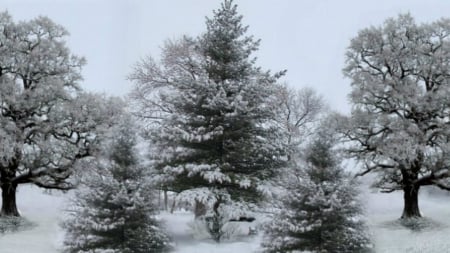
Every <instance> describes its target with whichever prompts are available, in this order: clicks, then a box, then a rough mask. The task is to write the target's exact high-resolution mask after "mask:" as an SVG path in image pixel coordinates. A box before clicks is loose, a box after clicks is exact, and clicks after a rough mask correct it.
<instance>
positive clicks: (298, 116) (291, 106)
mask: <svg viewBox="0 0 450 253" xmlns="http://www.w3.org/2000/svg"><path fill="white" fill-rule="evenodd" d="M276 102H277V121H278V122H279V123H280V126H281V127H283V128H284V131H285V132H286V133H287V134H286V140H285V143H286V145H287V147H289V151H290V153H293V154H295V153H298V151H299V148H300V146H301V144H302V143H305V142H306V140H307V139H308V137H310V136H311V135H312V134H313V133H314V131H315V128H316V127H317V125H318V122H319V121H320V119H321V118H322V117H321V116H323V114H324V113H325V111H326V107H327V106H326V103H325V102H324V100H323V98H322V96H320V95H319V94H317V92H316V91H315V90H314V89H312V88H309V87H306V88H301V89H295V88H293V87H290V86H288V85H283V86H282V87H280V89H279V91H278V93H277V101H276ZM289 158H290V159H289V160H291V155H289Z"/></svg>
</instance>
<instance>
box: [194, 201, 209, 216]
mask: <svg viewBox="0 0 450 253" xmlns="http://www.w3.org/2000/svg"><path fill="white" fill-rule="evenodd" d="M205 214H206V205H205V204H204V203H202V202H200V201H198V200H195V206H194V215H195V219H198V218H200V217H202V216H204V215H205Z"/></svg>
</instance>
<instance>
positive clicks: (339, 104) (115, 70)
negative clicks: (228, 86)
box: [0, 0, 450, 112]
mask: <svg viewBox="0 0 450 253" xmlns="http://www.w3.org/2000/svg"><path fill="white" fill-rule="evenodd" d="M220 3H221V0H128V1H126V0H123V1H118V0H117V1H115V0H0V8H3V9H6V10H8V11H9V13H10V14H11V15H12V16H13V18H14V19H15V20H16V21H18V20H28V19H32V18H34V17H36V16H39V15H44V16H48V17H50V18H51V19H52V20H53V21H55V22H56V23H59V24H61V25H63V26H64V27H66V29H68V31H69V32H70V34H71V35H70V37H69V38H68V44H69V46H70V48H71V50H72V52H73V53H75V54H77V55H80V56H84V57H86V58H87V60H88V64H87V66H85V68H84V70H83V75H84V78H85V81H84V82H83V87H84V88H85V89H87V90H91V91H100V92H105V93H108V94H112V95H125V94H126V93H127V92H128V91H129V90H130V88H131V86H132V85H131V84H130V83H129V82H128V81H127V80H126V76H127V75H128V74H129V73H130V71H131V67H132V65H133V64H134V63H135V62H136V61H138V60H139V59H140V58H141V57H144V56H146V55H153V56H158V55H159V53H160V51H159V47H160V46H161V45H162V43H163V42H164V40H166V39H170V38H177V37H179V36H181V35H183V34H188V35H191V36H196V35H199V34H200V33H201V32H203V31H205V24H204V21H205V16H211V15H212V10H214V9H217V8H218V7H219V6H220ZM235 3H236V4H238V6H239V7H238V10H239V12H240V13H241V14H242V15H244V20H243V22H244V23H245V24H247V25H249V26H250V28H249V33H250V34H253V35H254V36H255V37H256V38H260V39H261V40H262V41H261V46H260V50H259V52H258V53H257V55H256V56H257V57H258V64H259V65H260V66H262V67H263V68H265V69H270V70H272V71H279V70H283V69H287V70H288V72H287V75H286V76H285V77H284V78H283V81H286V82H288V83H289V84H290V85H292V86H296V87H302V86H310V87H313V88H315V89H316V90H317V91H318V92H319V93H321V94H322V95H323V96H324V97H325V98H326V100H327V101H328V103H329V104H330V106H331V108H333V109H336V110H339V111H341V112H348V111H349V108H350V106H349V105H348V103H347V94H348V93H349V91H350V85H349V84H350V82H349V80H347V79H344V78H343V75H342V72H341V69H342V68H343V66H344V54H345V49H346V47H347V46H348V45H349V41H350V39H351V38H352V37H354V36H356V34H357V32H358V31H359V30H361V29H363V28H365V27H368V26H371V25H376V26H377V25H380V24H382V22H383V21H384V20H385V19H386V18H388V17H395V16H397V15H398V14H399V13H406V12H410V13H411V14H412V15H413V16H414V17H415V18H416V20H417V21H418V22H430V21H434V20H436V19H439V18H441V17H446V15H447V16H449V15H450V1H447V0H421V1H419V0H395V1H392V0H373V1H364V0H342V1H337V0H329V1H327V0H235Z"/></svg>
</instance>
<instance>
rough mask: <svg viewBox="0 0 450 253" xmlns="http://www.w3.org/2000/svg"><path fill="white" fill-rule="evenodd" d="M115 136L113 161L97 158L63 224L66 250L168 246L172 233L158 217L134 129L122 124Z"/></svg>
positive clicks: (130, 251) (132, 251) (127, 251)
mask: <svg viewBox="0 0 450 253" xmlns="http://www.w3.org/2000/svg"><path fill="white" fill-rule="evenodd" d="M111 137H112V138H113V139H112V141H111V142H112V143H111V151H109V152H107V153H108V158H109V159H110V161H102V162H99V163H98V164H97V166H98V167H97V168H96V170H94V172H93V173H91V174H90V175H89V176H87V177H85V178H84V179H83V180H82V183H83V184H84V185H83V186H82V187H81V188H80V189H78V190H77V192H76V194H75V197H74V198H73V200H72V203H71V204H72V205H73V206H72V207H71V208H70V209H71V210H70V212H69V213H68V219H67V220H66V221H65V222H64V224H63V227H64V228H65V229H66V232H67V233H66V238H65V241H64V245H65V252H70V253H72V252H73V253H75V252H77V253H79V252H120V253H139V252H142V253H148V252H155V253H157V252H167V251H168V250H169V238H168V236H167V235H166V234H165V233H164V231H163V229H162V228H161V225H160V222H159V221H158V220H156V219H155V217H154V215H155V212H156V210H157V209H156V207H155V206H154V204H153V203H152V201H151V199H150V196H151V194H149V190H148V187H146V185H145V182H144V181H143V180H144V179H145V175H144V171H143V169H142V168H140V167H139V166H138V163H137V158H136V155H135V153H136V152H135V150H134V146H135V142H136V141H135V140H136V139H135V136H134V132H133V131H132V130H130V128H128V127H126V126H125V125H122V127H120V129H119V131H116V132H114V136H111Z"/></svg>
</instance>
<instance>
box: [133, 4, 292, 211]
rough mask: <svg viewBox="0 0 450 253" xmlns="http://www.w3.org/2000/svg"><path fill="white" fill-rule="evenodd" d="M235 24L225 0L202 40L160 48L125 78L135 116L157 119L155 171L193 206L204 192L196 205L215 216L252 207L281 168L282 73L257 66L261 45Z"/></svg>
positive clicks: (234, 13) (233, 12)
mask: <svg viewBox="0 0 450 253" xmlns="http://www.w3.org/2000/svg"><path fill="white" fill-rule="evenodd" d="M241 21H242V16H241V15H238V13H237V6H236V5H234V4H233V3H232V1H228V0H227V1H224V3H223V4H222V6H221V8H220V9H218V10H217V11H215V12H214V16H213V17H212V18H211V19H207V21H206V26H207V30H206V32H205V33H204V34H203V35H202V36H200V37H199V38H198V39H189V38H186V37H185V38H183V39H182V40H180V41H178V42H177V43H168V44H166V47H165V48H164V49H163V55H162V57H161V58H162V61H161V62H160V63H157V62H155V61H153V60H151V59H150V60H147V61H144V62H142V63H141V64H140V65H139V66H138V67H137V69H136V71H135V73H133V75H132V76H131V79H133V80H135V81H136V84H137V86H136V89H135V91H134V93H133V94H134V98H135V99H136V100H137V102H138V104H139V105H141V109H140V110H139V112H138V113H139V114H140V115H142V118H144V119H155V118H157V119H156V120H155V121H156V122H157V123H158V125H157V127H156V128H154V129H152V134H151V139H152V141H153V142H155V144H156V145H158V146H159V147H160V152H161V153H160V154H158V157H156V159H158V160H157V161H156V167H157V168H158V169H159V171H160V172H161V174H162V175H163V176H164V177H165V178H166V183H167V184H169V188H170V189H171V190H174V191H177V192H181V193H182V194H184V195H188V193H189V194H191V193H192V195H191V196H192V200H191V201H192V202H194V201H196V200H197V202H199V200H200V199H199V197H198V196H199V193H198V191H201V192H202V194H203V193H204V192H205V189H208V191H209V195H210V197H209V198H202V200H203V199H212V200H211V203H209V204H210V205H211V206H212V207H213V212H214V213H215V215H218V214H217V213H218V210H219V207H220V206H221V205H222V204H225V202H226V201H225V200H227V199H229V200H231V201H239V202H246V203H256V202H258V200H260V197H261V194H260V192H259V191H258V187H259V185H260V184H261V183H262V182H264V181H265V180H266V179H268V178H271V177H272V176H273V175H274V173H275V172H276V170H277V169H278V168H280V167H281V166H282V165H283V164H284V163H285V159H283V158H284V157H283V156H285V154H284V147H283V145H282V144H281V143H280V142H279V141H278V140H279V139H281V138H280V135H281V134H282V133H281V132H280V130H279V128H277V127H276V122H275V115H274V110H273V107H272V106H273V105H274V104H275V103H274V100H275V94H276V92H275V90H276V89H277V86H276V85H275V82H276V81H277V78H278V77H279V75H280V74H276V75H271V74H270V73H268V72H263V71H261V70H260V68H258V67H256V66H255V59H254V58H252V56H251V54H252V53H253V52H255V51H256V50H257V49H258V44H259V41H255V40H254V39H253V38H252V37H251V36H247V35H246V32H247V27H244V26H243V25H242V24H241ZM149 91H150V93H149ZM155 97H156V98H155ZM155 104H156V105H157V106H154V107H150V106H149V105H155ZM161 109H163V110H161ZM155 110H159V111H158V114H155V113H154V112H155ZM161 111H163V113H161ZM146 112H148V113H149V114H147V115H146V114H145V113H146ZM161 115H163V117H161ZM197 190H198V191H197Z"/></svg>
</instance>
